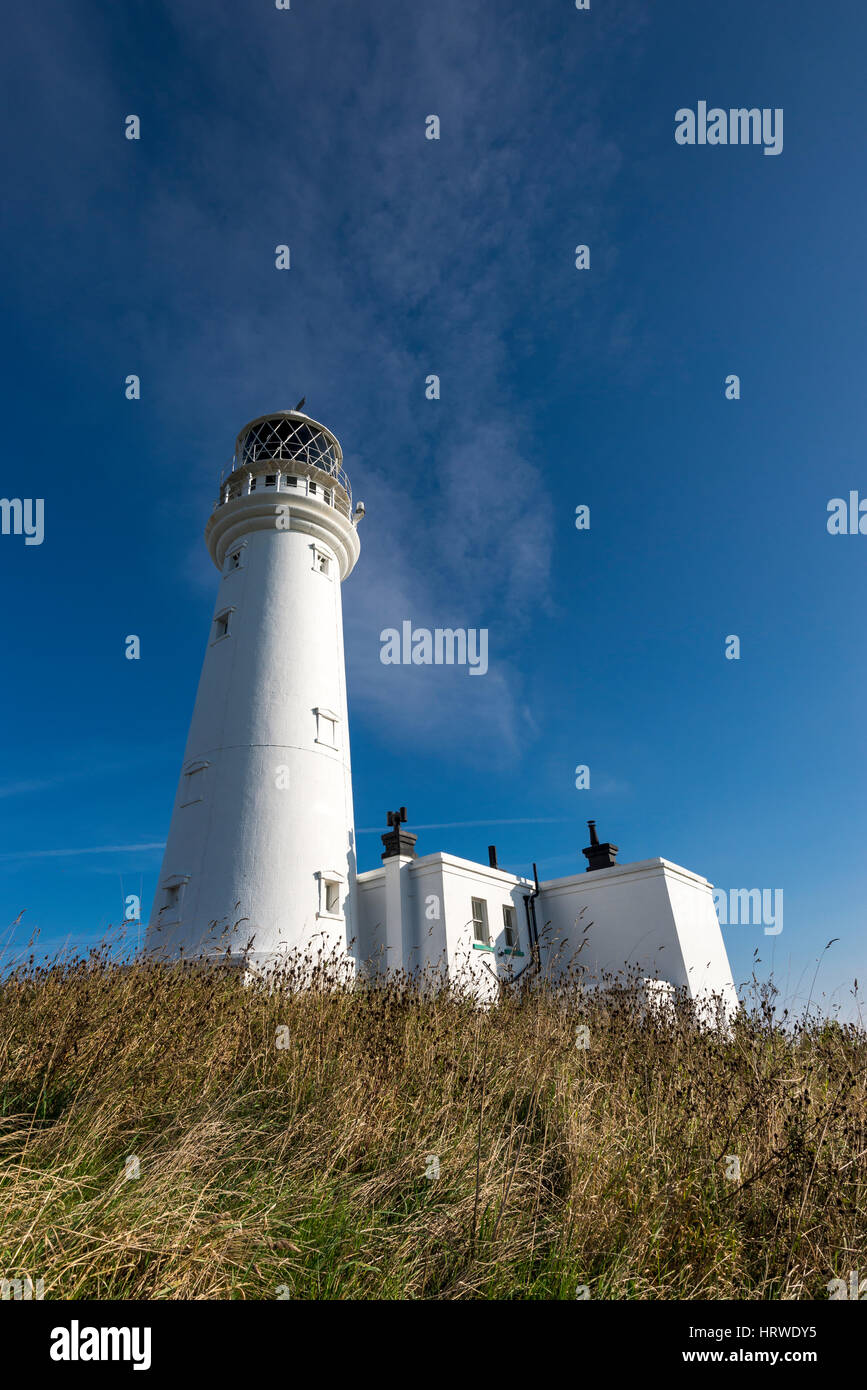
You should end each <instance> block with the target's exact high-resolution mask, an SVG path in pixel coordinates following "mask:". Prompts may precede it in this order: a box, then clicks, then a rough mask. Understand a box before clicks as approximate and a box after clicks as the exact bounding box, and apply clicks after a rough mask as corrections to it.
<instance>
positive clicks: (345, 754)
mask: <svg viewBox="0 0 867 1390" xmlns="http://www.w3.org/2000/svg"><path fill="white" fill-rule="evenodd" d="M342 463H343V455H342V451H341V448H340V444H339V443H338V441H337V439H336V438H335V436H334V435H333V434H332V433H331V431H330V430H328V429H326V427H325V426H324V425H321V424H319V423H318V422H317V421H316V420H313V419H311V418H310V416H308V415H305V414H302V413H301V411H300V410H297V409H296V410H284V411H277V412H275V413H274V414H270V415H264V416H261V417H259V418H258V419H256V420H252V421H251V422H250V423H249V424H247V425H245V426H244V428H243V429H242V430H241V432H240V434H239V435H238V438H237V441H236V445H235V453H234V457H233V460H232V468H231V472H230V473H229V475H228V476H227V477H224V478H223V479H222V481H221V483H220V491H219V496H218V497H217V499H216V502H215V504H214V507H213V510H212V512H211V515H210V518H209V520H208V523H207V526H206V528H205V540H206V543H207V546H208V551H209V554H210V556H211V559H212V560H213V562H214V565H215V567H216V569H217V573H218V575H219V579H218V584H217V598H216V603H215V605H214V614H213V618H212V620H211V625H210V631H209V634H208V640H207V646H206V649H205V657H204V662H203V664H202V673H201V677H200V679H199V686H198V692H197V694H196V703H195V708H194V710H193V716H192V721H191V724H190V730H189V735H188V738H187V745H186V750H185V753H184V759H183V764H182V767H181V773H180V778H179V782H178V789H177V794H176V796H175V804H174V810H173V813H172V819H171V825H170V828H169V834H168V840H167V843H166V849H165V855H164V858H163V863H162V869H161V872H160V876H159V879H158V883H157V890H156V895H155V899H154V905H153V910H152V913H151V918H150V922H149V926H148V933H147V943H146V944H147V949H148V950H149V951H153V952H155V953H157V954H158V955H160V956H162V957H164V958H165V957H169V958H171V957H174V956H178V955H183V956H185V957H198V956H201V955H210V954H214V953H216V952H220V953H221V954H222V953H228V954H229V956H230V958H231V957H232V956H236V955H240V953H241V952H242V951H245V950H246V948H247V947H248V946H249V951H247V954H246V959H247V962H248V963H249V964H250V965H253V966H260V967H261V966H267V965H268V964H269V963H272V962H274V961H275V960H278V959H280V958H281V957H283V956H285V955H286V954H287V953H290V952H295V951H299V950H300V951H302V952H307V951H310V952H311V953H312V954H313V955H314V956H315V955H316V954H318V952H319V950H320V948H322V949H323V950H324V951H325V952H326V953H328V954H330V953H336V954H337V956H338V957H341V958H351V957H352V956H353V954H354V952H355V949H356V948H355V945H354V943H355V942H356V940H357V921H356V916H357V912H356V900H357V890H356V854H355V829H354V824H353V810H352V783H351V766H350V757H349V726H348V718H347V700H346V671H345V661H344V651H343V618H342V605H341V585H342V583H343V581H344V580H345V579H346V578H347V577H348V576H349V575H350V574H351V572H352V570H353V568H354V566H355V563H356V561H357V560H358V556H359V553H360V544H359V538H358V523H359V520H360V518H361V517H362V516H363V514H364V508H363V506H362V504H361V503H359V504H358V505H357V506H356V507H355V510H354V511H353V504H352V494H351V490H350V485H349V479H348V478H347V476H346V473H345V472H344V470H343V467H342Z"/></svg>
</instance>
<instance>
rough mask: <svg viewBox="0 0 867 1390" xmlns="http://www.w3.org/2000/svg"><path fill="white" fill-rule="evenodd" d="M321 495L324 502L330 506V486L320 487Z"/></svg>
mask: <svg viewBox="0 0 867 1390" xmlns="http://www.w3.org/2000/svg"><path fill="white" fill-rule="evenodd" d="M322 496H323V497H324V498H325V500H326V502H327V503H328V505H329V507H330V506H331V488H330V487H326V488H323V489H322Z"/></svg>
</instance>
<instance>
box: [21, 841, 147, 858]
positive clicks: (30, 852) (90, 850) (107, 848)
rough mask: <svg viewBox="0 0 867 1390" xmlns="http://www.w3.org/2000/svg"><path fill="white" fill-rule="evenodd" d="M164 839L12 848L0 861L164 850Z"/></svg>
mask: <svg viewBox="0 0 867 1390" xmlns="http://www.w3.org/2000/svg"><path fill="white" fill-rule="evenodd" d="M165 847H166V843H165V840H159V841H154V842H153V843H151V844H143V845H87V846H84V847H77V848H75V849H27V850H13V851H12V852H11V853H7V854H0V862H2V863H12V862H14V861H16V860H19V859H65V858H70V857H75V856H76V855H80V854H136V853H139V852H141V851H144V850H164V849H165Z"/></svg>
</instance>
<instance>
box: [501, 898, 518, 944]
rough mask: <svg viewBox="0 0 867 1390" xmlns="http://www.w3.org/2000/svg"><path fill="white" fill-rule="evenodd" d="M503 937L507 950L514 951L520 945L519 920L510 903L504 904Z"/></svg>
mask: <svg viewBox="0 0 867 1390" xmlns="http://www.w3.org/2000/svg"><path fill="white" fill-rule="evenodd" d="M503 935H504V936H505V938H506V947H507V949H508V950H510V951H514V950H515V948H516V946H517V945H518V919H517V917H516V915H515V909H514V908H513V907H512V905H511V904H510V903H504V904H503Z"/></svg>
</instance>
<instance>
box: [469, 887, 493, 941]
mask: <svg viewBox="0 0 867 1390" xmlns="http://www.w3.org/2000/svg"><path fill="white" fill-rule="evenodd" d="M473 936H474V938H475V940H476V941H480V942H481V943H482V945H483V946H490V944H491V942H490V937H489V935H488V904H487V903H486V902H485V900H484V898H473Z"/></svg>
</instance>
